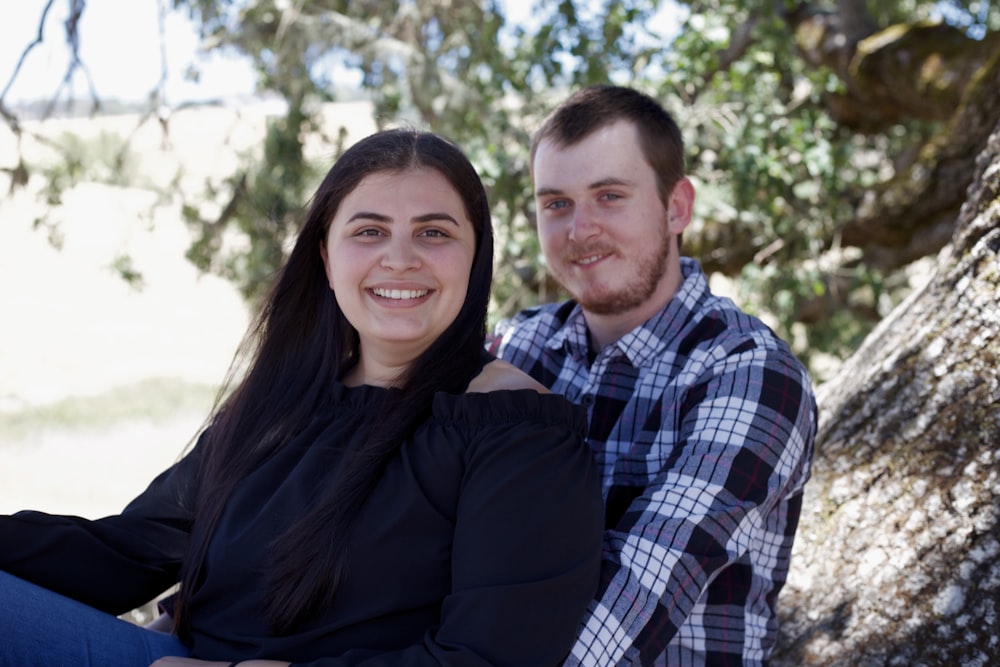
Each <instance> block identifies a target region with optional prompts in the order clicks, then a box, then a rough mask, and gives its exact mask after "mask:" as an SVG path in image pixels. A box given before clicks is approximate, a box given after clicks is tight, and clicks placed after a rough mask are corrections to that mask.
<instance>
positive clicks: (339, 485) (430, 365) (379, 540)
mask: <svg viewBox="0 0 1000 667" xmlns="http://www.w3.org/2000/svg"><path fill="white" fill-rule="evenodd" d="M491 277H492V230H491V227H490V218H489V209H488V206H487V202H486V195H485V191H484V189H483V186H482V183H481V182H480V181H479V178H478V176H477V174H476V172H475V170H474V168H473V167H472V165H471V164H470V163H469V162H468V160H467V159H466V158H465V157H464V155H463V154H462V153H461V151H459V150H458V149H457V148H455V147H454V146H453V145H451V144H450V143H448V142H446V141H444V140H443V139H441V138H439V137H436V136H434V135H431V134H426V133H418V132H414V131H412V130H393V131H387V132H382V133H378V134H375V135H373V136H371V137H368V138H367V139H364V140H362V141H361V142H359V143H358V144H356V145H355V146H353V147H352V148H351V149H349V150H348V151H347V152H346V153H345V154H344V155H343V156H342V157H341V158H340V159H339V160H338V161H337V162H336V164H334V166H333V168H332V169H331V170H330V172H329V173H328V174H327V176H326V178H325V179H324V181H323V183H322V184H321V185H320V187H319V189H318V191H317V192H316V195H315V197H314V200H313V203H312V206H311V207H310V210H309V213H308V216H307V218H306V221H305V224H304V226H303V228H302V230H301V231H300V233H299V236H298V239H297V241H296V244H295V247H294V248H293V250H292V253H291V255H290V256H289V259H288V261H287V262H286V264H285V266H284V268H283V269H282V271H281V274H280V276H279V278H278V281H277V283H276V285H275V287H274V289H273V291H272V293H271V295H270V297H269V298H268V299H267V301H266V302H265V304H264V306H263V308H262V311H261V313H260V315H259V317H258V320H257V322H256V324H255V326H254V327H253V328H252V329H251V332H250V334H249V335H248V337H247V343H245V344H244V348H243V350H244V354H245V355H247V356H249V360H250V363H249V365H248V367H247V368H248V370H247V372H246V373H245V374H244V376H243V379H242V380H241V381H240V382H239V383H238V384H237V385H236V387H235V390H234V391H233V392H232V393H231V394H230V395H229V397H228V398H227V399H226V400H225V401H224V402H223V403H222V404H221V406H220V407H219V408H218V409H217V410H216V411H215V412H214V414H213V415H212V418H211V420H210V422H209V425H208V427H207V428H206V430H205V431H204V432H203V433H202V435H201V436H200V438H199V440H198V442H197V443H196V445H195V447H194V448H193V449H192V451H191V452H190V453H188V454H187V455H186V456H185V457H184V458H183V459H181V460H180V461H179V462H178V463H177V464H176V465H175V466H173V467H172V468H170V469H168V470H167V471H166V472H164V473H163V474H161V475H160V476H159V477H158V478H157V479H156V480H154V481H153V482H152V484H151V485H150V486H149V488H148V489H147V490H146V491H145V492H144V493H143V494H142V495H140V496H139V497H138V498H136V499H135V500H134V501H132V503H130V504H129V506H128V507H126V508H125V510H124V511H123V512H122V514H120V515H116V516H112V517H107V518H105V519H100V520H96V521H87V520H83V519H80V518H76V517H67V516H50V515H45V514H40V513H35V512H21V513H18V514H15V515H13V516H10V517H0V570H3V571H5V572H7V573H9V575H0V608H2V609H4V610H17V611H16V612H11V611H3V612H0V636H2V637H3V638H4V642H2V645H3V646H2V648H0V658H3V659H2V660H0V664H4V665H6V664H16V665H18V666H19V667H23V666H25V665H32V664H39V665H53V664H73V665H88V664H93V665H123V666H131V665H142V666H143V667H145V666H146V665H148V664H149V663H153V664H155V665H156V666H157V667H164V666H167V665H205V664H218V665H228V664H240V665H242V666H243V667H254V666H258V667H259V666H263V665H287V664H295V665H316V666H317V667H319V666H329V667H341V666H347V665H366V666H369V665H370V666H376V665H438V664H441V665H492V664H496V665H518V666H524V665H552V664H557V663H558V662H559V661H560V660H561V658H562V657H563V656H564V655H565V653H566V652H567V651H568V650H569V646H570V644H571V641H572V639H573V636H574V633H575V630H576V626H577V623H578V620H579V618H580V617H581V616H582V613H583V611H584V609H585V607H586V604H587V602H588V600H589V599H590V597H591V596H592V595H593V593H594V591H595V589H596V585H597V576H598V568H599V551H600V540H601V526H602V508H601V500H600V491H599V488H598V486H599V482H598V481H597V477H596V472H595V470H594V468H593V463H592V460H591V456H590V453H589V450H588V449H587V448H586V446H585V444H584V442H583V433H584V425H585V420H586V417H585V413H583V412H582V411H581V410H580V409H578V408H576V407H575V406H572V405H571V404H569V403H568V402H566V401H565V400H564V399H562V398H560V397H557V396H555V395H552V394H549V393H547V392H546V391H545V389H544V388H543V387H541V385H538V384H537V383H535V382H534V381H533V380H531V379H530V378H528V377H527V376H526V375H524V374H522V373H521V372H520V371H517V370H515V369H514V368H513V367H511V366H509V365H507V364H504V363H503V362H500V361H497V360H495V359H493V358H492V357H488V356H487V355H486V354H485V353H484V352H483V342H484V337H485V330H486V324H485V320H486V309H487V303H488V300H489V290H490V281H491ZM235 367H237V364H234V368H235ZM11 575H12V576H11ZM178 581H179V582H180V589H179V590H180V593H179V595H178V599H177V606H176V609H175V627H174V630H175V632H174V633H171V634H161V633H156V632H153V631H151V630H148V629H144V628H138V627H136V626H132V625H129V624H127V623H124V622H121V621H118V620H117V619H115V618H114V617H113V616H109V615H107V614H106V613H104V612H110V613H112V614H117V613H122V612H124V611H127V610H128V609H131V608H133V607H135V606H137V605H139V604H142V603H144V602H146V601H147V600H149V599H152V598H153V597H155V596H156V595H158V594H159V593H161V592H162V591H164V590H166V589H167V588H169V587H170V586H171V585H173V584H174V583H176V582H178ZM28 582H33V583H28ZM34 584H37V585H38V586H40V587H44V588H39V587H36V586H35V585H34ZM53 592H55V593H58V594H61V595H63V596H66V597H68V598H72V599H73V600H65V599H63V598H61V597H59V596H57V595H55V594H54V593H53ZM80 603H83V604H80ZM84 605H88V606H84ZM90 607H96V608H97V609H99V610H102V612H98V611H94V610H93V609H91V608H90ZM4 651H6V653H4ZM163 656H174V657H163ZM157 658H161V659H159V660H157ZM88 659H89V662H88ZM5 661H6V662H5ZM154 661H155V662H154ZM241 661H242V662H241Z"/></svg>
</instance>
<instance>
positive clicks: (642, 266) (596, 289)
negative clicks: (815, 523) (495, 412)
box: [493, 86, 816, 667]
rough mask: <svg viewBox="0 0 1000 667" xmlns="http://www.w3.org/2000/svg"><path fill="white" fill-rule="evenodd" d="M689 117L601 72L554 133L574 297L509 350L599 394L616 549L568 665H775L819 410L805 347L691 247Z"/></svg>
mask: <svg viewBox="0 0 1000 667" xmlns="http://www.w3.org/2000/svg"><path fill="white" fill-rule="evenodd" d="M683 156H684V145H683V141H682V139H681V133H680V130H679V129H678V127H677V125H676V123H675V122H674V121H673V119H672V118H671V117H670V115H669V114H668V113H667V112H666V111H665V110H664V109H663V108H662V107H661V106H660V105H659V104H658V103H657V102H656V101H655V100H653V99H652V98H650V97H648V96H646V95H643V94H641V93H638V92H637V91H634V90H632V89H629V88H622V87H615V86H597V87H592V88H587V89H584V90H581V91H580V92H578V93H576V94H575V95H573V96H572V97H570V98H569V99H568V100H566V101H565V102H564V103H563V104H562V105H560V106H559V107H558V108H557V109H556V110H555V111H554V112H553V113H552V114H551V115H550V116H549V118H548V119H547V120H546V121H545V122H544V124H543V125H542V127H541V128H540V129H539V130H538V132H537V133H536V135H535V137H534V140H533V142H532V146H531V175H532V181H533V185H534V189H535V203H536V207H537V212H538V233H539V236H540V240H541V245H542V250H543V252H544V254H545V258H546V261H547V263H548V266H549V268H550V270H551V271H552V273H553V275H554V276H555V278H556V279H557V280H558V281H559V282H560V283H561V284H562V285H563V286H564V287H565V288H566V290H567V291H568V292H569V293H570V294H571V295H572V297H573V299H572V300H570V301H567V302H565V303H558V304H548V305H543V306H539V307H536V308H532V309H528V310H526V311H524V312H522V313H520V314H518V315H517V316H516V317H515V318H513V320H511V321H510V322H506V323H502V324H501V326H500V327H499V328H498V331H497V336H498V338H497V339H496V340H495V341H494V346H493V349H494V351H496V352H497V354H498V355H499V356H501V357H502V358H503V359H505V360H507V361H509V362H511V363H513V364H515V365H516V366H519V367H520V368H522V369H523V370H525V371H527V372H528V373H530V374H531V375H533V376H534V377H535V378H536V379H537V380H539V381H541V382H542V383H544V384H545V385H547V386H549V387H550V388H551V389H552V390H553V391H555V392H559V393H562V394H564V395H566V396H567V397H569V398H570V399H571V400H573V401H576V402H579V403H582V404H583V405H585V406H587V408H588V410H589V417H590V427H589V436H588V440H589V443H590V445H591V447H592V449H593V450H594V454H595V456H596V458H597V461H598V465H599V468H600V470H601V473H602V476H603V490H604V499H605V503H606V533H605V543H604V564H603V570H602V576H601V582H600V589H599V591H598V595H597V598H596V599H595V600H594V601H593V602H592V603H591V606H590V609H589V611H588V614H587V616H586V618H585V619H584V620H583V623H582V625H581V628H580V631H579V636H578V639H577V642H576V645H575V646H574V648H573V650H572V652H571V654H570V656H569V658H568V660H567V662H566V664H567V665H584V666H588V667H589V666H596V667H606V666H610V665H655V666H660V665H670V666H677V665H708V664H712V665H721V664H726V665H735V664H745V665H755V664H763V663H765V662H766V661H767V659H768V656H769V653H770V651H771V649H772V646H773V644H774V640H775V636H776V632H777V618H776V617H777V613H776V602H777V596H778V592H779V591H780V589H781V587H782V585H783V584H784V583H785V579H786V576H787V573H788V567H789V558H790V552H791V548H792V539H793V537H794V534H795V529H796V526H797V523H798V518H799V511H800V508H801V504H802V490H803V485H804V484H805V482H806V480H807V479H808V477H809V470H810V461H811V457H812V447H813V438H814V435H815V419H816V408H815V400H814V397H813V394H812V388H811V386H810V381H809V377H808V375H807V373H806V371H805V370H804V369H803V367H802V365H801V364H800V363H799V362H798V360H797V359H796V358H795V356H794V355H793V354H792V352H791V351H790V350H789V348H788V346H787V345H785V343H783V342H782V341H781V340H779V339H778V338H777V337H776V336H775V334H774V333H773V332H772V331H771V330H769V329H768V328H767V327H766V326H765V325H764V324H762V323H761V322H760V321H758V320H756V319H754V318H752V317H750V316H748V315H746V314H744V313H743V312H741V311H740V310H739V309H738V308H737V307H736V306H735V305H734V304H733V303H732V302H731V301H729V300H728V299H724V298H720V297H717V296H714V295H713V294H711V292H710V291H709V288H708V283H707V280H706V278H705V275H704V274H703V273H702V271H701V269H700V267H699V265H698V264H697V262H695V261H694V260H692V259H689V258H686V257H681V256H680V254H679V246H680V238H681V234H682V232H683V231H684V229H685V228H686V227H687V225H688V224H689V223H690V221H691V214H692V206H693V203H694V188H693V186H692V184H691V182H690V181H689V180H688V179H687V178H685V176H684V162H683V160H684V157H683Z"/></svg>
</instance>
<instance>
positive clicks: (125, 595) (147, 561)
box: [0, 450, 197, 614]
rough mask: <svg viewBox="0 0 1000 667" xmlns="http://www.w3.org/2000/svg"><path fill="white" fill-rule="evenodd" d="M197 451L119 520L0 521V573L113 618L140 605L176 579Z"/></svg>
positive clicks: (34, 515)
mask: <svg viewBox="0 0 1000 667" xmlns="http://www.w3.org/2000/svg"><path fill="white" fill-rule="evenodd" d="M196 451H197V450H195V451H194V452H192V453H191V454H189V455H188V456H186V457H185V458H184V459H182V460H181V461H180V462H178V463H177V464H175V465H174V466H172V467H171V468H169V469H168V470H166V471H165V472H163V473H162V474H160V475H159V476H158V477H157V478H156V479H155V480H153V482H152V483H151V484H150V485H149V486H148V487H147V488H146V490H145V491H144V492H143V493H142V494H141V495H140V496H138V497H137V498H136V499H135V500H133V501H132V502H131V503H129V505H128V506H127V507H126V508H125V509H124V510H123V511H122V513H121V514H117V515H114V516H109V517H104V518H102V519H97V520H88V519H83V518H81V517H76V516H62V515H52V514H45V513H42V512H30V511H25V512H18V513H17V514H14V515H11V516H0V545H3V548H2V549H0V569H2V570H4V571H6V572H9V573H11V574H13V575H15V576H18V577H20V578H22V579H25V580H27V581H31V582H33V583H35V584H38V585H40V586H44V587H45V588H48V589H50V590H53V591H55V592H57V593H60V594H62V595H66V596H67V597H71V598H73V599H76V600H79V601H81V602H84V603H85V604H88V605H90V606H93V607H96V608H98V609H102V610H104V611H107V612H109V613H112V614H122V613H124V612H126V611H129V610H130V609H134V608H135V607H137V606H139V605H142V604H145V603H146V602H148V601H149V600H151V599H153V598H154V597H156V596H157V595H159V594H160V593H162V592H163V591H164V590H166V589H167V588H169V587H170V586H171V585H172V584H174V583H176V581H177V574H178V571H179V567H180V562H181V558H182V557H183V555H184V552H185V550H186V548H187V544H188V539H189V534H190V527H191V517H192V513H191V512H192V509H191V505H192V502H193V501H192V498H193V479H194V473H195V468H196V466H197V462H196Z"/></svg>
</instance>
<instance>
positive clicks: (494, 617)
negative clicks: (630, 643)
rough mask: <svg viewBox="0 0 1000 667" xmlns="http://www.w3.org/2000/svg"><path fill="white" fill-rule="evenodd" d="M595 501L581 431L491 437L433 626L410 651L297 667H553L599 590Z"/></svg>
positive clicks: (476, 460) (458, 528) (522, 431)
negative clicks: (448, 587)
mask: <svg viewBox="0 0 1000 667" xmlns="http://www.w3.org/2000/svg"><path fill="white" fill-rule="evenodd" d="M602 529H603V503H602V501H601V492H600V482H599V480H598V477H597V472H596V468H595V465H594V461H593V456H592V454H591V453H590V450H589V448H588V447H587V445H586V444H585V442H584V441H583V437H582V431H581V433H576V432H574V431H568V430H567V429H566V428H565V427H564V426H549V427H546V426H543V425H539V424H537V423H531V424H525V423H521V424H517V425H511V426H510V427H509V428H498V429H495V430H493V431H492V432H491V433H490V434H488V435H486V436H485V437H482V438H480V439H479V441H478V442H477V443H476V445H475V446H474V447H473V448H471V449H470V457H469V459H468V460H467V469H466V473H465V476H464V479H463V482H462V493H461V498H460V500H459V507H458V515H457V519H456V525H455V541H454V549H453V553H452V557H453V561H452V562H453V565H452V577H453V585H452V592H451V594H450V595H448V596H447V597H446V598H445V600H444V604H443V606H442V612H441V622H440V625H439V626H438V627H437V628H435V629H432V630H431V631H430V632H428V633H427V635H426V636H425V638H424V641H423V642H421V643H420V644H417V645H415V646H411V647H409V648H406V649H403V650H400V651H395V652H389V653H381V654H377V655H373V654H372V652H370V651H357V652H355V651H349V652H348V653H346V654H344V655H341V656H339V657H336V658H328V659H321V660H316V661H314V662H309V663H295V665H296V667H305V666H306V665H308V666H309V667H348V666H351V667H425V666H426V667H430V666H432V665H433V666H435V667H440V666H441V665H449V666H452V667H459V666H461V667H486V666H489V665H517V666H518V667H542V666H550V667H551V666H553V665H557V664H559V663H561V662H562V660H563V658H565V656H566V654H567V653H568V652H569V649H570V647H571V646H572V643H573V640H574V638H575V636H576V631H577V628H578V627H579V623H580V619H581V618H582V617H583V614H584V612H585V611H586V608H587V604H588V603H589V602H590V600H591V599H592V598H593V595H594V593H595V592H596V589H597V581H598V577H599V570H600V553H601V536H602Z"/></svg>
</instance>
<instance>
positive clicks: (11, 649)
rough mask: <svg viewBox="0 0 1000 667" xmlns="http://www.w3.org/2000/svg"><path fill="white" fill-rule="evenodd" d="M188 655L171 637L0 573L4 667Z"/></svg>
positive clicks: (101, 666) (131, 666)
mask: <svg viewBox="0 0 1000 667" xmlns="http://www.w3.org/2000/svg"><path fill="white" fill-rule="evenodd" d="M168 655H175V656H187V655H188V650H187V649H186V648H185V647H184V645H183V644H181V642H180V640H178V639H177V637H174V636H173V635H168V634H165V633H162V632H154V631H152V630H147V629H145V628H142V627H140V626H138V625H134V624H132V623H129V622H127V621H123V620H121V619H119V618H117V617H115V616H112V615H111V614H106V613H104V612H102V611H98V610H97V609H94V608H93V607H88V606H87V605H85V604H82V603H80V602H77V601H75V600H71V599H69V598H67V597H63V596H62V595H59V594H57V593H53V592H52V591H49V590H46V589H44V588H41V587H39V586H35V585H34V584H31V583H28V582H27V581H24V580H23V579H18V578H17V577H15V576H12V575H10V574H7V573H6V572H0V667H148V666H149V664H150V663H152V662H153V661H154V660H157V659H158V658H162V657H163V656H168Z"/></svg>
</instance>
